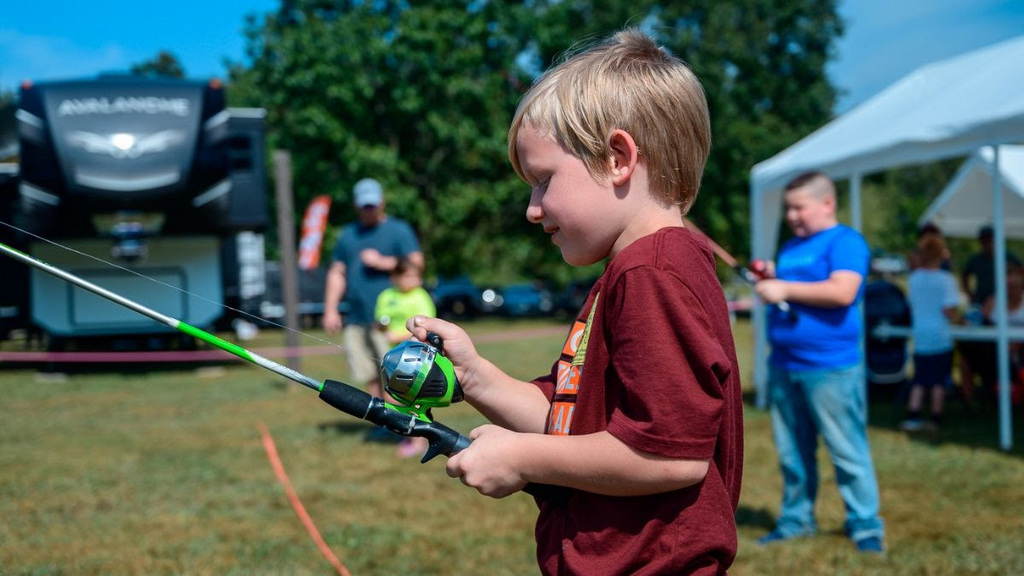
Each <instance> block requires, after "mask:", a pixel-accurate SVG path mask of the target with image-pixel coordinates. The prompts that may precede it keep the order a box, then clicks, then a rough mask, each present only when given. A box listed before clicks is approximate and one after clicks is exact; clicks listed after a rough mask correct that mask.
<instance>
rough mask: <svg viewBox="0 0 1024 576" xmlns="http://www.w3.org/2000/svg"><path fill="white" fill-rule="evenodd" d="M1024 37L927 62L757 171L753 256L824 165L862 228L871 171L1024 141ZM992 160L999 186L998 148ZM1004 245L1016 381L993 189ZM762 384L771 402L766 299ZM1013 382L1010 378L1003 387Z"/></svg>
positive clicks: (759, 329) (1005, 442) (1003, 438)
mask: <svg viewBox="0 0 1024 576" xmlns="http://www.w3.org/2000/svg"><path fill="white" fill-rule="evenodd" d="M1022 78H1024V36H1020V37H1018V38H1015V39H1012V40H1008V41H1005V42H1002V43H999V44H995V45H993V46H989V47H987V48H983V49H980V50H976V51H973V52H969V53H967V54H963V55H961V56H957V57H955V58H951V59H949V60H945V61H942V62H937V63H934V64H930V65H928V66H924V67H922V68H919V69H918V70H916V71H914V72H912V73H911V74H910V75H908V76H906V77H904V78H903V79H901V80H900V81H898V82H896V83H895V84H893V85H892V86H890V87H889V88H887V89H885V90H884V91H882V92H881V93H879V94H878V95H877V96H875V97H874V98H872V99H871V100H868V101H867V102H865V103H864V104H862V105H860V106H858V107H857V108H855V109H853V110H851V111H850V112H848V113H846V114H844V115H843V116H841V117H839V118H836V119H835V120H833V121H832V122H830V123H828V124H826V125H825V126H823V127H822V128H820V129H818V130H817V131H815V132H814V133H812V134H810V135H809V136H807V137H806V138H804V139H803V140H801V141H799V142H797V143H796V144H794V145H792V146H790V147H789V148H787V149H785V150H783V151H782V152H780V153H779V154H777V155H775V156H773V157H772V158H770V159H768V160H765V161H763V162H761V163H759V164H757V165H756V166H754V168H753V170H752V171H751V178H750V207H751V227H752V231H751V232H752V235H751V243H752V246H751V248H752V255H753V257H754V258H763V259H770V258H772V257H773V256H774V254H775V250H776V245H777V243H778V232H779V223H780V218H781V213H782V190H783V187H784V186H785V185H786V183H787V182H788V181H789V180H791V179H792V178H794V177H796V176H798V175H799V174H801V173H804V172H807V171H810V170H818V171H821V172H824V173H826V174H828V175H829V176H831V177H832V178H834V179H847V178H848V179H850V196H851V198H850V200H851V208H852V210H851V213H852V219H853V222H852V225H853V226H854V227H855V228H858V229H859V228H860V227H861V226H860V223H861V207H860V188H861V186H860V184H861V177H862V176H863V175H864V174H870V173H873V172H878V171H882V170H886V169H888V168H893V167H897V166H906V165H913V164H924V163H928V162H934V161H937V160H942V159H945V158H950V157H955V156H967V155H969V154H971V153H973V152H974V151H976V150H978V149H980V148H982V147H984V146H993V147H995V148H994V149H995V150H998V146H999V145H1001V144H1012V143H1021V142H1024V82H1022V80H1021V79H1022ZM993 166H994V167H995V169H996V171H995V174H997V177H996V178H995V179H994V180H993V190H998V189H999V187H1000V186H1001V184H1000V183H999V178H998V174H999V154H998V152H997V153H996V154H995V157H994V161H993ZM991 197H992V221H993V223H994V230H995V245H996V262H997V270H996V281H997V283H996V286H997V288H998V289H999V290H998V292H997V295H996V297H997V299H996V301H997V308H998V309H999V310H1001V311H1003V313H1001V314H999V315H998V316H999V317H998V319H997V320H998V322H997V331H998V337H997V338H996V340H997V341H998V342H999V344H1000V345H999V349H1000V367H999V369H1000V380H1001V381H1003V382H1006V381H1007V380H1008V369H1007V367H1006V365H1007V362H1006V360H1007V357H1006V354H1007V348H1008V336H1007V333H1006V328H1007V323H1006V315H1005V310H1006V291H1005V289H1004V285H1005V274H1006V270H1005V264H1004V258H1005V251H1006V247H1005V239H1006V237H1005V230H1004V224H1003V219H1002V215H1003V202H1002V200H1003V197H1002V195H1001V194H992V195H991ZM753 318H754V331H755V335H756V337H755V342H756V344H755V351H754V364H755V365H754V385H755V387H756V389H757V396H758V404H759V405H761V406H763V405H764V404H765V389H766V380H767V342H766V338H765V330H764V327H765V325H764V322H765V314H764V308H763V306H760V305H758V306H755V308H754V314H753ZM1001 390H1002V391H1008V386H1002V387H1001ZM1010 417H1011V416H1010V406H1009V396H1008V392H1003V393H1001V395H1000V421H1001V426H1000V443H1001V445H1002V446H1003V448H1004V449H1009V448H1010V447H1012V428H1011V424H1010Z"/></svg>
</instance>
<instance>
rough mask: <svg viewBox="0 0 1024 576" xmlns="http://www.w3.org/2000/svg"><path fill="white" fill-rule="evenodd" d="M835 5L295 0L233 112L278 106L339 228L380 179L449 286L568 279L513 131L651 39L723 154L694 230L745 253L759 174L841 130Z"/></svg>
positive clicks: (256, 44) (267, 29) (268, 34)
mask: <svg viewBox="0 0 1024 576" xmlns="http://www.w3.org/2000/svg"><path fill="white" fill-rule="evenodd" d="M677 4H678V5H677ZM834 4H835V2H834V0H730V1H712V0H694V1H692V2H687V3H685V5H683V4H682V3H671V4H670V5H662V4H660V3H657V2H654V1H650V0H637V1H636V2H631V3H628V4H627V3H624V2H614V3H600V4H599V3H597V2H594V1H590V0H568V1H567V0H535V1H532V2H525V3H521V2H504V1H485V2H480V1H472V2H465V1H455V0H444V1H439V2H425V1H416V0H412V1H403V2H398V1H382V2H361V1H360V2H356V1H349V2H337V1H328V0H289V1H284V2H283V3H282V6H281V8H280V10H278V11H277V12H276V13H273V14H269V15H266V17H265V18H263V19H262V20H257V19H255V18H254V19H252V20H250V22H249V25H248V27H247V33H246V34H247V59H248V60H249V61H250V62H251V66H249V67H245V66H241V65H236V66H234V67H233V69H232V73H231V84H232V90H233V93H234V96H232V99H233V101H234V102H237V103H239V104H244V105H250V106H262V107H265V108H267V109H268V111H269V115H268V121H269V124H270V127H271V141H270V144H271V146H270V148H274V147H279V148H287V149H289V150H291V151H292V154H293V159H294V163H295V166H294V175H295V188H296V191H297V204H298V205H299V206H302V205H304V204H305V202H306V201H307V200H308V199H309V198H310V197H312V196H313V195H316V194H321V193H325V192H326V193H329V194H331V195H332V196H333V197H334V199H335V201H336V202H335V214H334V215H333V216H332V219H333V220H335V221H336V222H340V221H344V220H348V219H351V218H352V217H353V214H352V209H351V206H350V200H349V199H350V192H349V191H350V189H351V186H352V184H353V183H354V182H355V181H356V180H358V179H359V178H361V177H364V176H374V177H376V178H378V179H380V180H381V181H382V182H384V183H385V185H386V187H387V189H388V197H389V203H390V211H391V212H392V213H395V214H397V215H400V216H402V217H405V218H407V219H409V220H410V221H412V222H413V224H414V225H415V226H416V228H417V230H418V231H419V233H420V235H421V238H422V239H423V243H424V247H425V250H426V251H427V256H428V262H429V266H431V269H432V270H433V271H434V272H438V273H441V274H445V275H452V274H457V273H462V272H468V273H471V274H472V275H474V276H475V277H477V278H478V279H486V280H507V279H510V278H512V277H515V276H540V277H550V278H557V279H563V280H564V279H566V278H565V275H566V274H567V273H568V272H567V267H565V266H564V265H562V264H561V261H560V258H559V255H558V253H557V251H556V250H553V249H551V247H550V244H549V242H548V239H547V238H546V236H544V235H543V234H540V233H539V232H538V231H536V230H534V229H533V228H535V227H533V226H530V225H529V224H528V223H527V222H526V221H525V217H524V212H525V206H526V201H527V195H528V190H527V189H526V187H525V185H524V184H522V183H521V182H519V181H518V180H517V179H516V178H515V176H514V174H513V173H512V171H511V169H510V168H509V165H508V160H507V158H506V157H505V145H506V142H505V140H506V135H507V128H508V122H509V120H510V119H511V116H512V113H513V111H514V109H515V105H516V103H517V102H518V99H519V97H520V96H521V93H522V91H523V90H524V89H525V87H526V86H528V85H529V83H530V81H531V80H532V78H533V76H534V75H536V74H537V73H539V72H540V71H542V70H544V69H546V68H548V67H549V66H550V65H551V64H553V63H554V62H556V61H557V60H558V59H559V58H560V57H561V55H562V54H564V53H565V52H566V51H567V50H568V49H570V48H571V47H572V46H573V45H574V44H576V43H578V42H580V41H587V40H591V39H595V38H600V37H604V36H606V35H607V34H609V33H611V32H613V31H615V30H618V29H621V28H623V27H625V26H627V25H635V26H640V27H642V28H644V29H645V30H647V31H649V32H650V33H652V34H654V35H655V36H656V37H657V38H658V39H659V41H660V42H662V43H663V44H664V45H666V46H667V47H668V48H669V49H670V50H671V51H672V52H673V53H675V54H676V55H678V56H680V57H681V58H683V59H684V60H686V61H687V62H688V63H689V64H690V65H691V66H692V67H693V69H694V70H695V72H696V73H697V74H698V76H700V78H701V79H702V81H703V83H704V85H705V90H706V92H707V95H708V101H709V105H710V107H711V112H712V126H713V136H714V143H713V150H712V154H711V158H710V160H709V163H708V167H707V170H706V173H705V178H704V185H703V191H702V193H701V196H700V198H699V199H698V201H697V204H696V206H695V208H694V212H693V217H694V219H695V220H696V221H697V222H698V223H699V224H700V226H701V227H702V228H703V229H705V231H707V232H709V233H710V234H712V235H713V236H714V237H715V238H716V239H718V240H719V242H720V243H721V244H723V245H725V246H726V247H728V248H729V249H730V250H732V251H735V252H737V253H744V252H745V251H746V247H747V246H748V242H749V226H748V222H749V216H748V185H747V181H748V178H749V172H750V168H751V166H753V164H755V163H756V162H758V161H760V160H763V159H765V158H768V157H769V156H771V155H772V154H774V153H776V152H778V151H779V150H781V149H783V148H784V147H786V146H788V145H789V144H791V143H793V142H795V141H796V140H797V139H799V138H800V137H802V136H804V135H805V134H807V133H808V132H810V131H811V130H812V129H814V128H816V127H818V126H820V125H821V124H823V123H824V122H825V121H826V120H828V119H829V117H830V111H831V109H832V104H833V100H834V98H835V91H834V89H833V88H832V87H831V85H830V84H829V82H828V79H827V78H826V76H825V73H824V67H825V63H826V62H827V60H828V58H829V56H830V55H831V50H832V43H833V41H834V39H835V38H836V37H837V36H838V35H839V34H840V33H841V32H842V25H841V23H840V21H839V18H838V16H837V15H836V11H835V6H834Z"/></svg>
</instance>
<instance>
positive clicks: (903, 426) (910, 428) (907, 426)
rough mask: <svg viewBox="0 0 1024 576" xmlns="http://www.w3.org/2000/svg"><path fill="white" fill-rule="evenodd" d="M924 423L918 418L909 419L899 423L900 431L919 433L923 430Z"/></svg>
mask: <svg viewBox="0 0 1024 576" xmlns="http://www.w3.org/2000/svg"><path fill="white" fill-rule="evenodd" d="M924 427H925V422H924V420H921V419H920V418H910V419H908V420H904V421H903V422H900V430H903V431H904V432H919V431H921V430H924Z"/></svg>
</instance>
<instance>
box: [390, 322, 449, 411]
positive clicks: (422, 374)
mask: <svg viewBox="0 0 1024 576" xmlns="http://www.w3.org/2000/svg"><path fill="white" fill-rule="evenodd" d="M428 340H430V341H431V344H435V345H436V346H432V345H431V344H427V343H424V342H415V341H412V340H408V341H406V342H402V343H401V344H399V345H398V346H395V347H394V348H392V349H391V350H389V351H388V353H387V354H385V355H384V359H383V360H381V363H380V378H381V382H382V383H383V384H384V389H385V390H387V392H388V394H390V395H391V397H392V398H394V399H395V401H396V402H398V403H400V404H401V406H397V407H396V408H399V409H402V410H403V411H408V412H411V413H414V414H415V415H416V416H418V417H419V418H420V419H421V420H426V421H429V420H430V417H429V415H428V414H427V411H428V410H430V409H431V408H444V407H445V406H449V405H451V404H453V403H455V402H461V401H462V400H463V398H464V395H463V393H462V386H460V385H459V381H458V379H457V378H456V377H455V368H454V367H453V366H452V363H451V361H450V360H448V359H447V358H445V357H444V355H443V354H442V353H441V350H440V344H441V339H440V338H439V337H438V336H437V335H436V334H430V335H428Z"/></svg>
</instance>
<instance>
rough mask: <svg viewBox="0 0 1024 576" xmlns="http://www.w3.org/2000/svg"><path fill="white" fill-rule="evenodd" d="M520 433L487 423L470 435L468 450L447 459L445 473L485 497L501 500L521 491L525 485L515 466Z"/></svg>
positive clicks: (520, 442)
mask: <svg viewBox="0 0 1024 576" xmlns="http://www.w3.org/2000/svg"><path fill="white" fill-rule="evenodd" d="M518 436H520V434H517V433H516V432H512V431H509V430H506V429H504V428H501V427H500V426H494V425H492V424H486V425H484V426H480V427H479V428H476V429H474V430H473V431H472V432H470V433H469V437H470V438H471V439H472V440H473V443H472V444H470V446H469V448H466V449H465V450H463V451H462V452H459V453H458V454H456V455H454V456H452V457H451V458H449V459H448V463H447V465H446V466H445V471H446V472H447V473H448V475H449V476H451V477H452V478H458V479H460V480H461V481H462V483H463V484H465V485H466V486H471V487H473V488H476V489H477V491H478V492H480V493H481V494H483V495H484V496H490V497H492V498H504V497H505V496H508V495H509V494H514V493H516V492H518V491H520V490H522V489H523V487H525V486H526V484H527V482H526V480H524V479H523V477H522V475H521V473H520V470H519V469H518V466H517V464H516V462H517V459H516V454H517V453H518V451H519V450H520V449H521V446H522V439H521V438H517V437H518Z"/></svg>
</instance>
